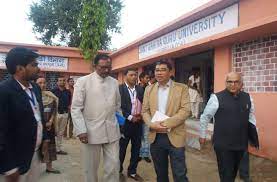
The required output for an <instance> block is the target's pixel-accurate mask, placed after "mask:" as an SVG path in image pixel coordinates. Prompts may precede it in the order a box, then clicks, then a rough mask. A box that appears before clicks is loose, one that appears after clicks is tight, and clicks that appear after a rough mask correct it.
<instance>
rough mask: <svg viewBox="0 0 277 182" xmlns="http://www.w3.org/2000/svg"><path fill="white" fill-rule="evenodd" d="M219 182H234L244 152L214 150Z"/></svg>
mask: <svg viewBox="0 0 277 182" xmlns="http://www.w3.org/2000/svg"><path fill="white" fill-rule="evenodd" d="M214 150H215V153H216V158H217V165H218V172H219V177H220V182H234V181H235V178H236V176H237V172H238V168H239V164H240V161H241V159H242V157H243V155H244V153H245V151H240V150H239V151H234V150H224V149H218V148H215V149H214Z"/></svg>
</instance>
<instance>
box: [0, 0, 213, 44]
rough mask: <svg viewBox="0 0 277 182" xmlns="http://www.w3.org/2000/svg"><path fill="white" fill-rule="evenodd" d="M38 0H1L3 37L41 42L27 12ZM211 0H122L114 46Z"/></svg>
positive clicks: (17, 40) (12, 39) (9, 39)
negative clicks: (122, 6)
mask: <svg viewBox="0 0 277 182" xmlns="http://www.w3.org/2000/svg"><path fill="white" fill-rule="evenodd" d="M33 1H39V0H0V23H1V26H0V41H5V42H17V43H30V44H42V42H40V41H38V40H37V39H36V36H35V34H34V33H33V32H32V22H30V21H28V18H27V14H28V12H29V9H30V4H31V3H32V2H33ZM209 1H210V0H123V5H124V8H123V9H122V13H121V22H120V25H121V28H122V29H121V33H120V34H113V35H112V42H111V46H110V47H111V48H112V49H119V48H120V47H123V46H124V45H126V44H128V43H130V42H132V41H134V40H136V39H138V38H140V37H142V36H144V35H145V34H147V33H150V32H152V31H153V30H155V29H157V28H159V27H161V26H163V25H165V24H167V23H168V22H170V21H172V20H174V19H176V18H178V17H180V16H182V15H183V14H185V13H187V12H190V11H192V10H193V9H195V8H197V7H199V6H201V5H203V4H205V3H207V2H209Z"/></svg>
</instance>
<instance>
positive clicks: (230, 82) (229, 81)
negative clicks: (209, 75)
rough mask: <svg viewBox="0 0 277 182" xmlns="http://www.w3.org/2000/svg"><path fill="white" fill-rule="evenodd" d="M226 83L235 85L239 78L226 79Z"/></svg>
mask: <svg viewBox="0 0 277 182" xmlns="http://www.w3.org/2000/svg"><path fill="white" fill-rule="evenodd" d="M226 83H228V84H230V85H231V84H235V85H237V84H239V83H240V80H227V81H226Z"/></svg>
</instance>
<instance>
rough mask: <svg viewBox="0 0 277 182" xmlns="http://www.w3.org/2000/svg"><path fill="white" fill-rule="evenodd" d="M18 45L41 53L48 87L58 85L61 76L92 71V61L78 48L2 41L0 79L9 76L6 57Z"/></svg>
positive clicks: (41, 63)
mask: <svg viewBox="0 0 277 182" xmlns="http://www.w3.org/2000/svg"><path fill="white" fill-rule="evenodd" d="M16 46H22V47H26V48H30V49H33V50H35V51H37V52H38V54H39V55H40V57H39V58H38V62H39V67H40V69H41V73H40V76H43V77H45V78H46V80H47V88H48V89H53V88H54V87H55V86H56V82H57V78H58V77H59V76H64V77H65V78H73V79H77V78H78V77H80V76H84V75H87V74H89V73H91V71H92V66H91V65H92V64H91V61H85V60H84V59H83V56H82V54H81V52H80V50H79V49H77V48H71V47H59V46H44V45H31V44H19V43H9V42H0V80H3V79H7V78H8V77H9V74H8V72H7V70H6V66H5V57H6V54H7V52H8V51H9V50H10V49H12V48H14V47H16ZM99 53H105V54H109V53H110V52H108V51H99Z"/></svg>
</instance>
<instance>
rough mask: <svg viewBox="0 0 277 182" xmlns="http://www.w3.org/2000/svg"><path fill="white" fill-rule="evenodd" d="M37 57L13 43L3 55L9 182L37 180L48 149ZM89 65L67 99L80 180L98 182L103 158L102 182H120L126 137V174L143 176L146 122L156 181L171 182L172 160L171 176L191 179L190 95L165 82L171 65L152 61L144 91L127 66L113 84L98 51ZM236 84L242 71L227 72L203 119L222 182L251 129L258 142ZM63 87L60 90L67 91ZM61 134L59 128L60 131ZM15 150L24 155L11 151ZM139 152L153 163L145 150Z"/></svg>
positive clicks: (0, 111) (3, 139) (1, 127)
mask: <svg viewBox="0 0 277 182" xmlns="http://www.w3.org/2000/svg"><path fill="white" fill-rule="evenodd" d="M36 57H37V55H36V53H34V52H33V51H31V50H29V49H25V48H18V49H12V50H11V51H10V53H8V55H7V58H6V65H7V69H8V71H9V73H10V74H12V76H13V77H12V78H11V79H9V80H8V81H4V82H2V83H1V84H0V172H1V173H3V174H4V175H5V179H6V181H7V182H11V181H12V182H17V181H19V180H21V181H22V180H24V178H25V181H27V182H30V181H38V176H35V175H34V174H36V175H38V174H37V173H38V172H36V173H35V172H34V171H33V170H35V169H34V167H33V166H34V165H35V164H37V163H39V154H42V155H46V152H47V144H48V137H47V134H46V133H45V132H44V131H45V130H44V125H45V123H44V120H43V117H42V115H41V113H42V104H41V94H40V90H39V89H38V88H37V85H36V84H34V83H32V82H31V80H33V79H34V77H35V76H36V75H37V73H38V72H39V68H38V63H37V61H36V59H35V58H36ZM93 63H94V68H95V71H94V72H93V73H91V74H89V75H87V76H84V77H81V78H79V79H78V80H77V82H76V84H75V87H74V92H73V99H72V103H71V117H72V121H73V124H74V129H75V132H76V136H77V137H78V138H79V140H80V141H81V143H82V154H83V155H82V157H83V158H84V171H83V172H84V176H85V181H86V182H97V181H98V168H99V165H100V158H101V157H100V156H101V155H102V156H103V179H102V181H105V182H118V181H119V179H120V175H121V176H122V177H124V175H123V162H124V158H125V154H126V149H127V145H128V143H129V141H131V144H132V147H131V160H130V164H129V167H128V169H127V175H128V177H130V178H132V179H134V180H137V181H142V180H143V179H142V177H141V176H139V175H138V174H137V171H136V169H137V165H138V162H139V160H140V152H141V151H140V150H141V149H140V148H141V146H143V145H141V140H142V139H143V138H144V137H142V136H144V135H143V134H142V133H143V132H145V131H144V129H143V128H145V127H146V128H148V129H149V131H147V130H146V132H149V133H148V139H149V143H150V153H151V157H152V160H153V164H154V169H155V172H156V176H157V177H156V179H157V182H169V177H168V165H169V159H170V165H171V169H172V174H173V179H174V181H175V182H186V181H189V180H188V177H187V167H186V162H185V147H184V146H185V139H186V136H185V135H186V131H185V120H186V119H187V118H188V117H189V116H190V115H191V111H190V99H189V92H188V87H187V86H186V85H185V84H181V83H177V82H174V81H173V80H171V79H170V77H171V76H172V66H171V64H170V63H168V62H166V61H159V62H157V63H156V66H155V79H156V81H157V82H156V83H155V84H151V85H149V86H147V87H145V86H146V85H144V88H143V87H140V86H139V85H137V84H136V81H137V72H136V70H134V69H131V68H130V69H127V70H126V71H125V80H124V81H125V82H124V83H123V84H122V85H120V86H118V82H117V80H115V79H114V78H112V77H111V76H109V74H110V71H111V58H110V57H109V56H108V55H104V54H99V55H97V56H96V57H95V59H94V61H93ZM241 86H242V80H241V77H240V75H239V74H237V73H230V74H228V75H227V77H226V89H225V90H223V91H222V92H219V93H217V94H213V95H212V96H211V98H210V100H209V102H208V104H207V107H206V108H205V111H204V113H203V115H202V116H201V123H202V124H201V139H200V142H201V143H202V144H203V143H204V142H205V131H206V127H207V123H208V122H209V120H210V119H211V118H212V117H215V129H214V137H213V143H214V149H215V152H216V156H217V161H218V169H219V176H220V181H221V182H234V180H235V176H236V173H237V169H238V165H239V163H240V161H241V159H242V156H243V154H244V153H245V151H246V150H247V146H248V140H249V134H250V133H251V138H250V139H251V140H250V141H251V144H252V145H254V146H255V147H258V142H257V141H258V140H257V133H255V132H256V128H255V117H254V113H253V112H254V105H253V102H252V99H251V98H250V96H249V94H247V93H245V92H243V91H242V90H241ZM60 92H61V91H57V94H61V95H62V96H65V95H66V94H62V93H60ZM66 109H68V108H65V107H61V108H60V111H59V114H60V117H62V118H63V117H64V116H63V114H64V113H65V112H66ZM116 113H119V114H121V115H123V116H124V117H125V118H126V120H125V124H124V125H123V126H119V124H118V122H117V119H116ZM157 115H159V116H160V117H157ZM226 115H228V116H229V115H230V117H226ZM155 118H159V119H156V120H155ZM161 118H163V119H161ZM143 124H145V125H143ZM61 125H62V123H61ZM249 128H250V129H249ZM250 131H251V132H250ZM62 135H63V133H62V132H61V133H59V134H58V136H62ZM143 140H145V139H143ZM146 140H147V139H146ZM18 151H20V153H21V155H16V153H17V152H18ZM40 151H41V152H40ZM60 152H63V151H62V150H60ZM141 157H142V158H143V159H146V161H147V159H149V160H150V158H149V156H147V155H146V156H141ZM150 162H151V161H150ZM26 178H27V180H26Z"/></svg>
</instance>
